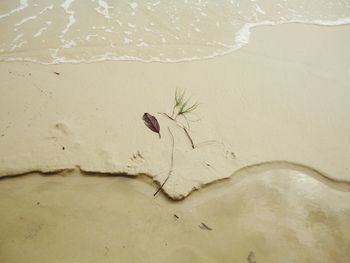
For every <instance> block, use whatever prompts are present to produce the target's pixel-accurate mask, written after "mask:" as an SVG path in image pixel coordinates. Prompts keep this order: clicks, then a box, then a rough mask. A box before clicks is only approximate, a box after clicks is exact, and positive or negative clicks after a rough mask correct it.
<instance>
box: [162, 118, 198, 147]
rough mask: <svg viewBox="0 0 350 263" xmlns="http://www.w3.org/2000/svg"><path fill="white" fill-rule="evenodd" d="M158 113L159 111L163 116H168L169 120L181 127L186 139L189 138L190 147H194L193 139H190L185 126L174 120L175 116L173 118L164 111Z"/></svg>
mask: <svg viewBox="0 0 350 263" xmlns="http://www.w3.org/2000/svg"><path fill="white" fill-rule="evenodd" d="M158 113H159V114H162V115H164V116H165V117H167V118H169V119H170V120H172V121H174V122H175V123H176V124H177V125H178V126H179V127H181V128H182V129H183V130H184V131H185V134H186V136H187V138H188V140H189V141H190V143H191V147H192V149H194V148H195V145H194V143H193V140H192V138H191V136H190V134H189V133H188V131H187V129H186V127H185V126H184V125H183V124H181V123H179V122H178V121H177V120H176V118H173V117H171V116H169V115H168V114H166V113H165V112H158Z"/></svg>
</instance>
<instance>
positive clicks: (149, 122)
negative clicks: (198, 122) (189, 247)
mask: <svg viewBox="0 0 350 263" xmlns="http://www.w3.org/2000/svg"><path fill="white" fill-rule="evenodd" d="M198 105H199V104H198V103H190V98H186V92H185V91H180V90H179V89H176V90H175V103H174V106H173V109H172V113H171V115H168V114H167V113H164V112H159V113H160V114H162V115H164V116H166V117H168V118H169V119H171V120H172V121H174V122H175V123H176V124H177V125H178V126H179V127H181V128H182V129H183V130H184V132H185V134H186V136H187V138H188V140H189V141H190V143H191V147H192V149H194V148H195V145H194V143H193V140H192V138H191V136H190V134H189V133H188V129H189V128H190V125H189V119H188V117H187V115H188V114H190V113H192V112H193V111H194V110H195V109H197V107H198ZM179 116H181V117H182V118H183V119H184V120H185V121H186V123H187V128H186V126H185V125H184V124H183V123H182V122H180V121H178V120H177V118H178V117H179ZM142 119H143V121H144V123H145V125H146V126H147V127H148V128H149V129H150V130H151V131H153V132H155V133H158V135H159V138H161V136H160V125H159V123H158V121H157V119H156V118H155V117H154V116H152V115H151V114H149V113H144V115H143V117H142ZM168 131H169V134H170V136H171V141H172V143H171V155H170V167H169V171H168V175H167V177H166V179H165V180H164V182H163V183H162V184H161V185H160V186H159V188H158V190H157V191H156V192H155V193H154V196H156V195H157V194H158V193H159V192H160V191H161V190H162V189H163V186H164V185H165V183H166V182H167V181H168V179H169V177H170V175H171V174H172V173H173V166H174V136H173V133H172V132H171V130H170V128H169V127H168ZM203 225H204V224H203ZM207 229H209V228H207Z"/></svg>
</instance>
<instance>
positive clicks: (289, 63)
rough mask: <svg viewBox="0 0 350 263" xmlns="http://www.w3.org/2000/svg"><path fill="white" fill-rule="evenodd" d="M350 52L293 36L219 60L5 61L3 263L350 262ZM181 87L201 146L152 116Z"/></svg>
mask: <svg viewBox="0 0 350 263" xmlns="http://www.w3.org/2000/svg"><path fill="white" fill-rule="evenodd" d="M301 40H302V41H301ZM349 42H350V26H341V27H320V26H311V25H295V24H294V25H280V26H275V27H259V28H256V29H254V31H253V34H252V36H251V41H250V43H249V44H248V45H247V46H246V47H244V48H242V49H240V50H239V51H236V52H234V53H231V54H229V55H226V56H222V57H217V58H215V59H212V60H201V61H192V62H181V63H141V62H126V61H119V62H117V61H114V62H103V63H92V64H59V65H50V66H48V65H41V64H35V63H28V62H12V63H9V62H3V63H0V79H1V83H2V84H1V86H0V91H1V94H2V96H0V127H1V131H0V175H1V178H0V215H1V222H0V262H6V263H19V262H27V263H31V262H33V263H34V262H35V263H46V262H50V263H55V262H57V263H59V262H60V263H61V262H72V263H73V262H74V263H79V262H84V263H89V262H91V263H92V262H93V263H96V262H106V263H111V262H167V263H171V262H174V263H175V262H208V263H209V262H210V263H212V262H218V263H225V262H242V263H243V262H248V263H262V262H266V263H281V262H283V263H289V262H301V263H303V262H305V263H306V262H318V263H328V262H344V263H345V262H349V259H350V250H349V247H350V223H349V222H350V174H349V164H350V122H349V121H348V119H349V115H350V104H349V101H350V49H349V45H348V43H349ZM177 87H178V88H179V89H182V90H186V92H187V94H188V95H189V96H190V97H191V99H192V101H198V102H199V103H200V105H199V107H198V108H197V109H196V111H195V112H194V114H193V115H192V116H191V119H193V120H195V121H193V122H190V129H189V133H190V135H191V137H192V138H193V141H194V144H195V148H194V149H192V147H191V143H190V141H189V140H188V137H187V136H186V134H185V133H184V130H183V129H182V128H180V127H179V126H178V125H176V124H175V123H174V122H173V121H171V120H169V119H168V118H167V117H165V116H163V115H162V114H159V113H158V112H166V113H168V114H171V111H172V105H173V103H174V92H175V89H176V88H177ZM145 112H148V113H150V114H152V115H154V116H156V118H157V119H158V121H159V124H160V132H161V139H159V137H158V135H157V134H156V133H154V132H152V131H151V130H150V129H148V128H147V127H146V126H145V124H144V123H143V120H142V116H143V114H144V113H145ZM169 130H170V132H171V133H170V132H169ZM171 134H172V135H171ZM172 138H173V141H172ZM172 142H174V144H173V145H174V147H172ZM170 171H171V174H170V177H169V180H168V181H167V182H166V184H165V185H164V188H163V191H162V193H164V194H159V195H158V196H156V197H154V196H153V194H154V193H155V191H156V190H157V188H158V187H159V185H160V184H162V183H163V182H164V180H165V179H166V178H167V176H168V175H169V172H170ZM224 178H227V179H226V180H221V179H224ZM213 182H215V183H213ZM205 185H208V186H207V187H203V186H205ZM195 189H199V191H197V192H196V193H193V194H192V195H190V196H188V195H189V194H190V193H192V192H193V191H194V190H195ZM168 197H170V198H168ZM185 197H187V198H185ZM184 198H185V199H184ZM180 199H184V200H182V201H176V202H175V201H174V200H180Z"/></svg>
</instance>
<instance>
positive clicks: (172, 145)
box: [153, 127, 175, 196]
mask: <svg viewBox="0 0 350 263" xmlns="http://www.w3.org/2000/svg"><path fill="white" fill-rule="evenodd" d="M168 131H169V133H170V135H171V136H170V137H171V156H170V168H169V172H168V176H167V178H166V179H165V180H164V182H163V183H162V184H161V186H160V187H159V188H158V190H157V191H156V192H155V193H154V194H153V196H156V195H157V194H158V193H159V192H160V190H162V189H163V186H164V185H165V183H166V182H167V181H168V179H169V177H170V175H171V174H172V172H173V167H174V144H175V143H174V135H173V133H172V132H171V130H170V128H169V127H168Z"/></svg>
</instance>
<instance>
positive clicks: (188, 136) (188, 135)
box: [183, 127, 194, 149]
mask: <svg viewBox="0 0 350 263" xmlns="http://www.w3.org/2000/svg"><path fill="white" fill-rule="evenodd" d="M183 129H184V131H185V133H186V135H187V138H188V140H189V141H190V143H191V146H192V149H194V143H193V140H192V138H191V136H190V134H189V133H188V131H187V129H186V128H185V127H183Z"/></svg>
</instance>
